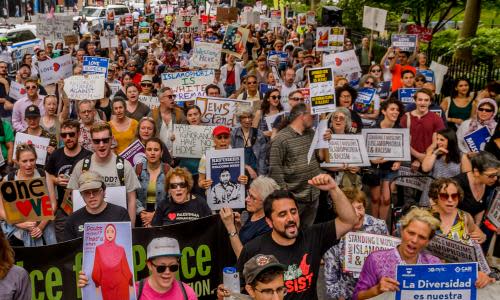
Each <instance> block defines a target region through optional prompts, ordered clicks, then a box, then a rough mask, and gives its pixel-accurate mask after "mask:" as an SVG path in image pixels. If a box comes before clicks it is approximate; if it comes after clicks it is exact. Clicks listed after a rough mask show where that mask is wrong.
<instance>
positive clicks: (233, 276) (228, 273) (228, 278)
mask: <svg viewBox="0 0 500 300" xmlns="http://www.w3.org/2000/svg"><path fill="white" fill-rule="evenodd" d="M222 283H223V284H224V288H226V289H227V290H229V291H230V292H231V293H238V294H239V293H240V292H241V290H240V274H239V273H238V271H237V270H236V268H234V267H225V268H224V269H222ZM224 299H225V300H232V299H234V297H232V296H230V297H224Z"/></svg>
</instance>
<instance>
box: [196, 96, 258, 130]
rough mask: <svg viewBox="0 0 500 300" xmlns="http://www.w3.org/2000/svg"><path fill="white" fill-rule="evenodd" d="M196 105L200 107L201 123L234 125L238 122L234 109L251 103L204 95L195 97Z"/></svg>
mask: <svg viewBox="0 0 500 300" xmlns="http://www.w3.org/2000/svg"><path fill="white" fill-rule="evenodd" d="M196 105H198V107H200V109H201V123H203V124H207V125H224V126H227V127H236V126H237V125H238V123H239V122H238V118H236V111H237V110H238V108H239V107H240V106H241V105H246V106H248V107H250V106H251V105H252V103H250V102H249V101H246V100H233V99H226V98H214V97H205V98H197V99H196Z"/></svg>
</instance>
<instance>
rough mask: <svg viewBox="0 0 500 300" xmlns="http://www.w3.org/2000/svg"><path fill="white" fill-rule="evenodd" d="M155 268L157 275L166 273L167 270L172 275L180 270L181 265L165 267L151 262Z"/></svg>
mask: <svg viewBox="0 0 500 300" xmlns="http://www.w3.org/2000/svg"><path fill="white" fill-rule="evenodd" d="M151 264H152V265H153V267H155V269H156V272H157V273H164V272H165V271H166V270H167V269H168V270H169V271H170V272H171V273H175V272H177V271H178V270H179V265H171V266H164V265H159V266H158V265H155V264H154V263H153V262H151Z"/></svg>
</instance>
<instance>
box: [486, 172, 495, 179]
mask: <svg viewBox="0 0 500 300" xmlns="http://www.w3.org/2000/svg"><path fill="white" fill-rule="evenodd" d="M483 175H484V176H486V177H488V178H490V179H493V178H495V177H498V173H495V174H486V173H483Z"/></svg>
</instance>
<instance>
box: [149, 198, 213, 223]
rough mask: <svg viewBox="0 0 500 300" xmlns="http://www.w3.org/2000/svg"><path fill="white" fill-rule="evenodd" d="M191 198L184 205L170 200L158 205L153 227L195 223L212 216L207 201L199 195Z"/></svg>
mask: <svg viewBox="0 0 500 300" xmlns="http://www.w3.org/2000/svg"><path fill="white" fill-rule="evenodd" d="M191 197H192V198H191V199H190V200H189V201H188V202H185V203H182V204H178V203H175V202H174V201H172V200H170V198H168V199H165V200H164V201H161V202H160V203H158V207H157V208H156V212H155V215H154V217H153V221H152V224H153V226H162V225H172V224H177V223H181V222H188V221H194V220H198V219H199V218H203V217H206V216H210V215H211V214H212V211H211V210H210V208H209V207H208V204H207V201H206V200H205V199H203V197H201V196H198V195H196V196H191Z"/></svg>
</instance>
